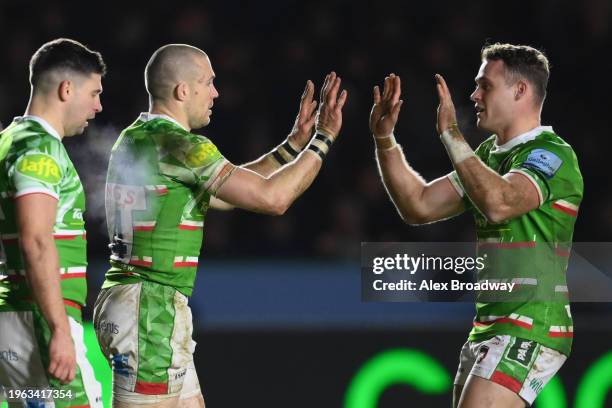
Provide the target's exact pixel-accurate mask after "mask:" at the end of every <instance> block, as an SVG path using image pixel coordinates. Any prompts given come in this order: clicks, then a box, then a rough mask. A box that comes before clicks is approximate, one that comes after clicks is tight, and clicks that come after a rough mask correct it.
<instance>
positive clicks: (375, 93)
mask: <svg viewBox="0 0 612 408" xmlns="http://www.w3.org/2000/svg"><path fill="white" fill-rule="evenodd" d="M373 98H374V105H378V104H379V103H380V88H379V87H378V85H376V86H375V87H374V91H373Z"/></svg>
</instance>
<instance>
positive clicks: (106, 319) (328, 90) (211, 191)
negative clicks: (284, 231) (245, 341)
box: [94, 44, 347, 407]
mask: <svg viewBox="0 0 612 408" xmlns="http://www.w3.org/2000/svg"><path fill="white" fill-rule="evenodd" d="M214 79H215V73H214V71H213V69H212V66H211V63H210V60H209V59H208V56H207V55H206V54H205V53H204V52H203V51H202V50H200V49H198V48H195V47H192V46H189V45H183V44H170V45H166V46H164V47H161V48H160V49H158V50H157V51H156V52H155V53H154V54H153V56H152V57H151V59H150V60H149V62H148V64H147V66H146V69H145V84H146V89H147V92H148V94H149V101H150V105H149V112H147V113H142V114H141V115H140V117H139V118H138V119H137V120H136V121H135V122H134V123H133V124H132V125H131V126H129V127H128V128H127V129H125V130H124V131H123V132H122V133H121V135H120V136H119V139H118V140H117V142H116V143H115V146H114V147H113V149H112V153H111V157H110V162H109V168H108V176H107V185H106V215H107V225H108V231H109V237H110V241H111V243H110V249H111V260H110V262H111V268H110V270H109V271H108V272H107V274H106V280H105V282H104V284H103V289H102V291H101V293H100V295H99V296H98V300H97V301H96V306H95V311H94V323H95V327H96V333H97V336H98V339H99V341H100V345H101V348H102V351H103V353H104V354H105V355H106V356H107V358H108V359H109V361H110V363H111V365H112V369H113V404H114V405H115V406H117V407H129V406H142V405H146V406H151V407H152V406H155V407H171V406H176V404H177V403H178V404H179V405H180V406H189V407H191V406H193V407H202V406H204V399H203V396H202V392H201V390H200V385H199V382H198V377H197V374H196V370H195V367H194V363H193V352H194V347H195V343H194V342H193V340H192V317H191V311H190V309H189V306H188V305H187V297H188V296H191V294H192V289H193V284H194V280H195V275H196V271H197V267H198V255H199V253H200V248H201V245H202V239H203V228H204V219H205V216H206V212H207V210H208V208H209V205H210V200H211V197H216V198H217V199H219V200H220V202H223V203H227V204H229V205H232V206H236V207H240V208H243V209H246V210H251V211H255V212H261V213H265V214H272V215H280V214H283V213H284V212H285V211H286V210H287V208H289V206H290V205H291V204H292V203H293V201H294V200H295V199H296V198H297V197H299V196H300V195H301V194H302V193H303V192H304V191H305V190H306V189H307V188H308V186H310V184H311V183H312V181H313V180H314V178H315V176H316V175H317V173H318V172H319V169H320V168H321V164H322V162H323V158H324V157H325V155H326V153H327V152H328V150H329V148H330V146H331V145H332V143H333V141H334V140H335V139H336V137H337V136H338V133H339V131H340V127H341V124H342V107H343V105H344V103H345V101H346V98H347V92H346V91H342V92H340V93H339V88H340V78H338V77H337V75H336V74H335V73H333V72H332V73H330V74H329V75H327V77H326V79H325V83H324V85H323V88H322V90H321V98H320V106H319V109H318V110H316V102H314V101H313V95H314V85H313V83H312V82H310V81H308V82H307V85H306V89H305V91H304V94H303V95H302V99H301V103H300V110H299V113H298V117H297V119H296V124H295V126H294V128H293V130H292V132H291V134H290V135H289V137H288V139H287V140H286V141H285V142H284V143H282V144H281V145H279V146H278V147H277V148H275V149H273V150H272V151H271V152H270V153H268V154H266V155H264V156H262V157H260V158H259V159H257V160H255V161H254V162H252V163H249V164H247V165H244V166H236V165H234V164H232V163H230V162H229V161H228V160H227V159H226V158H225V157H224V156H223V155H222V154H221V153H220V152H219V150H218V149H217V148H216V146H215V145H214V144H213V143H212V142H211V141H210V140H209V139H208V138H206V137H204V136H200V135H197V134H194V133H192V132H191V130H192V129H197V128H201V127H203V126H206V125H208V124H209V123H210V118H211V114H212V110H211V108H212V107H213V103H214V100H215V99H216V98H217V97H218V96H219V93H218V92H217V89H216V88H215V85H214V82H213V81H214ZM313 126H315V128H316V134H315V135H314V137H312V139H311V136H312V128H313ZM307 143H308V145H307Z"/></svg>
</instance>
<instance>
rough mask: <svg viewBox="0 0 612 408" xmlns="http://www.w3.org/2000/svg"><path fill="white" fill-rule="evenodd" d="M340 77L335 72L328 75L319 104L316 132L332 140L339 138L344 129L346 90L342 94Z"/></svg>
mask: <svg viewBox="0 0 612 408" xmlns="http://www.w3.org/2000/svg"><path fill="white" fill-rule="evenodd" d="M340 82H341V80H340V77H338V76H337V75H336V73H335V72H333V71H332V72H331V73H329V74H327V76H326V77H325V82H324V83H323V88H321V97H320V100H321V101H320V103H319V111H318V112H317V118H316V121H315V123H316V125H315V126H316V130H317V132H320V133H323V134H325V135H327V136H329V137H331V138H332V139H336V137H338V133H340V128H341V127H342V107H343V106H344V103H345V102H346V98H347V95H348V93H347V91H346V89H345V90H343V91H342V92H340V95H338V91H339V90H340Z"/></svg>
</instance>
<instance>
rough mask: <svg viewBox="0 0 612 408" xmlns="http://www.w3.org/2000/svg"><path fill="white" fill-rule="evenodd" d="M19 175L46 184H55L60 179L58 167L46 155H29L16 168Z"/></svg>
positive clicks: (60, 174) (51, 158)
mask: <svg viewBox="0 0 612 408" xmlns="http://www.w3.org/2000/svg"><path fill="white" fill-rule="evenodd" d="M17 171H19V172H20V173H21V174H23V175H25V176H28V177H32V178H34V179H36V180H40V181H43V182H45V183H48V184H57V183H59V182H60V180H61V179H62V173H61V171H60V168H59V165H58V164H57V162H56V161H55V160H54V159H53V157H51V156H49V155H46V154H40V153H39V154H29V155H27V156H24V157H23V159H21V162H20V163H19V164H18V166H17Z"/></svg>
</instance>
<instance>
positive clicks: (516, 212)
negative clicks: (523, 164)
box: [455, 134, 540, 223]
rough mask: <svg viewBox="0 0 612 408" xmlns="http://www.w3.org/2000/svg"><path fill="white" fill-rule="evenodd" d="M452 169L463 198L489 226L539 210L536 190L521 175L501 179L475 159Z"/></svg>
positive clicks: (510, 174) (505, 176) (515, 174)
mask: <svg viewBox="0 0 612 408" xmlns="http://www.w3.org/2000/svg"><path fill="white" fill-rule="evenodd" d="M459 136H460V137H461V139H463V136H461V134H459ZM463 142H464V143H465V140H464V141H463ZM455 169H456V170H457V174H458V175H459V178H460V179H461V183H462V184H463V188H464V189H465V192H466V194H467V195H468V196H469V197H470V199H471V200H472V202H473V203H474V205H475V206H476V207H478V209H479V210H480V211H481V212H482V213H483V214H484V216H485V217H487V219H488V220H489V221H490V222H492V223H501V222H504V221H506V220H509V219H512V218H515V217H518V216H520V215H523V214H525V213H527V212H529V211H531V210H533V209H535V208H538V207H539V206H540V198H539V195H538V190H537V189H536V187H535V186H534V185H533V184H532V183H531V181H529V179H528V178H527V177H525V176H523V175H522V174H519V173H508V174H506V175H504V176H500V175H499V174H497V173H496V172H494V171H493V170H492V169H491V168H489V167H488V166H487V165H485V164H484V163H483V162H482V161H481V160H480V159H479V158H477V157H476V156H474V157H471V158H468V159H466V160H464V161H462V162H460V163H457V164H455Z"/></svg>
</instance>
